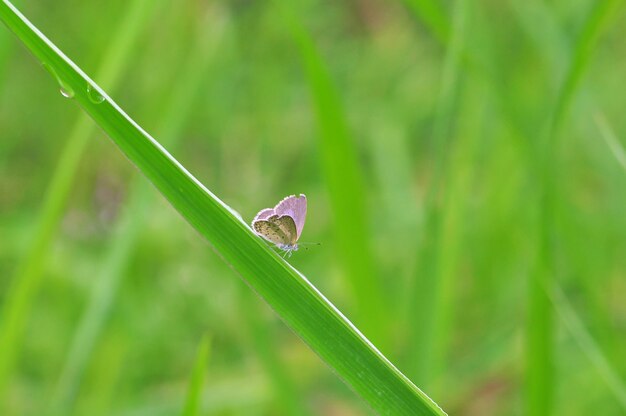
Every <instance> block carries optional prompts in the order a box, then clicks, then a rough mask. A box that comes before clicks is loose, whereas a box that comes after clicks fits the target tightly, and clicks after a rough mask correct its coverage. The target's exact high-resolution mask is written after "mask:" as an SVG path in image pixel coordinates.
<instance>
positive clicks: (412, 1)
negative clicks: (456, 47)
mask: <svg viewBox="0 0 626 416" xmlns="http://www.w3.org/2000/svg"><path fill="white" fill-rule="evenodd" d="M404 3H406V5H407V6H408V7H409V8H410V9H411V11H412V12H413V13H414V14H415V15H417V16H419V18H420V19H421V20H422V21H423V22H424V24H425V25H426V26H427V27H428V29H429V30H430V31H431V32H432V33H433V34H434V35H435V37H436V38H437V40H438V41H439V42H441V43H442V44H443V45H445V44H447V43H448V41H449V37H450V20H449V18H448V16H447V15H446V14H445V11H444V9H443V6H442V4H441V2H440V1H439V0H404Z"/></svg>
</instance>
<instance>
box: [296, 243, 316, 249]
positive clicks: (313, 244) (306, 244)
mask: <svg viewBox="0 0 626 416" xmlns="http://www.w3.org/2000/svg"><path fill="white" fill-rule="evenodd" d="M298 245H299V246H321V245H322V243H306V242H304V243H299V244H298ZM302 248H304V249H305V250H308V249H309V248H308V247H302Z"/></svg>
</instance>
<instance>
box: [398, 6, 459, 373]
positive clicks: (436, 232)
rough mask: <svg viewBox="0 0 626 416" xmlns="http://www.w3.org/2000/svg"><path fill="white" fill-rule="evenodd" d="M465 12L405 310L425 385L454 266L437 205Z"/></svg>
mask: <svg viewBox="0 0 626 416" xmlns="http://www.w3.org/2000/svg"><path fill="white" fill-rule="evenodd" d="M467 7H468V6H467V2H466V1H465V0H459V1H457V2H456V3H455V5H454V10H455V11H454V21H453V26H452V39H451V41H450V44H449V46H448V50H447V53H446V58H445V62H444V68H443V73H442V78H441V89H440V94H439V97H438V105H437V112H436V116H435V122H434V126H433V137H432V141H433V148H434V149H435V154H434V159H435V167H434V178H433V180H432V183H431V184H430V185H429V189H428V194H427V196H426V201H425V205H426V206H425V212H426V218H425V226H424V233H425V234H426V235H427V236H428V237H427V238H423V239H421V240H422V242H423V245H422V247H420V252H419V256H418V258H419V259H420V260H419V261H420V264H419V265H418V276H416V277H415V278H414V279H415V282H414V289H413V290H412V291H411V294H412V296H413V301H412V303H411V304H412V305H413V307H412V308H410V309H409V315H410V317H413V321H414V324H413V325H412V326H413V328H412V332H411V341H410V347H409V348H410V351H411V356H412V357H413V360H412V363H411V368H412V370H413V374H415V376H416V377H417V379H418V380H420V382H423V383H426V385H428V383H430V382H432V380H433V379H434V378H436V377H437V373H438V372H439V370H440V369H441V367H442V365H443V360H444V356H445V350H446V346H445V344H446V339H447V335H446V332H447V330H446V329H445V328H447V327H448V325H449V322H448V320H449V319H451V316H449V314H448V312H449V310H450V306H451V301H452V296H453V295H452V293H451V291H452V290H453V285H452V281H453V268H454V266H453V265H452V264H451V262H454V260H453V258H454V254H452V252H453V251H454V250H453V249H452V245H454V243H453V242H451V241H450V239H453V235H454V234H456V231H455V230H453V229H451V228H450V225H451V224H455V220H454V219H453V217H456V216H457V213H454V212H452V211H446V212H444V210H443V209H442V207H443V208H452V206H453V205H452V204H444V203H443V202H442V201H445V200H446V199H447V198H448V197H449V195H447V194H448V193H449V189H447V188H448V187H449V186H450V180H451V179H450V177H451V175H452V174H453V172H454V169H455V167H454V166H453V165H451V164H450V163H449V160H448V155H449V154H450V153H452V151H451V149H453V148H454V144H453V142H452V140H451V139H450V136H451V135H452V134H453V132H452V129H451V128H450V126H451V125H453V124H454V121H453V116H454V105H455V102H456V95H457V94H458V89H459V78H460V75H461V71H460V69H461V64H462V60H461V54H462V51H463V39H464V37H465V36H466V34H465V33H464V32H465V30H466V29H465V28H466V26H467V25H466V18H467ZM448 202H450V201H448ZM453 228H456V227H455V226H453ZM451 244H452V245H451Z"/></svg>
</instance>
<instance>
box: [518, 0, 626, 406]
mask: <svg viewBox="0 0 626 416" xmlns="http://www.w3.org/2000/svg"><path fill="white" fill-rule="evenodd" d="M619 3H621V2H620V1H619V0H610V1H605V2H598V3H595V4H594V5H593V9H592V11H591V13H589V15H588V18H587V20H586V21H585V23H584V24H583V27H582V30H581V32H580V35H579V36H578V38H577V39H576V42H575V44H574V51H573V53H572V55H571V57H570V62H569V66H568V70H567V72H566V74H565V76H564V79H563V82H562V84H561V86H560V88H559V91H558V94H557V97H556V102H555V105H554V107H553V111H552V113H551V114H550V116H549V119H548V122H547V123H548V124H547V132H546V135H545V137H544V139H543V142H542V143H540V145H539V146H538V148H537V149H536V151H537V160H538V163H539V165H538V172H539V180H538V181H537V184H538V188H539V193H538V194H539V201H538V204H539V217H538V220H537V238H538V241H537V244H536V247H537V254H536V259H537V260H536V264H535V267H534V270H533V272H532V273H531V275H530V281H529V290H528V318H527V336H526V342H527V345H526V366H527V374H526V411H527V412H528V413H529V414H533V415H547V414H550V412H551V408H552V402H553V391H554V378H555V375H554V367H553V366H554V360H553V352H552V350H553V340H552V336H553V316H552V307H551V305H550V303H551V300H550V298H549V296H548V293H546V291H545V287H546V286H547V287H549V286H550V285H551V283H550V282H551V279H553V278H554V276H555V253H554V245H555V235H556V230H555V220H556V212H555V211H556V201H557V196H556V194H557V192H558V184H557V183H556V174H557V168H556V166H555V165H556V164H557V162H558V159H557V158H556V155H557V149H558V145H557V143H558V141H559V140H558V139H559V133H560V128H561V125H562V123H563V121H564V118H565V115H566V113H567V111H568V109H569V107H570V105H571V102H572V100H573V98H574V95H575V92H576V90H577V89H578V87H579V85H580V81H581V79H582V75H583V73H584V71H585V69H586V68H587V66H588V64H589V62H590V60H591V55H592V52H593V48H594V46H595V43H596V41H597V39H598V37H599V35H600V33H601V32H602V31H603V30H604V29H605V27H606V24H607V23H608V21H609V17H611V16H612V13H613V12H614V11H615V9H616V7H617V5H618V4H619Z"/></svg>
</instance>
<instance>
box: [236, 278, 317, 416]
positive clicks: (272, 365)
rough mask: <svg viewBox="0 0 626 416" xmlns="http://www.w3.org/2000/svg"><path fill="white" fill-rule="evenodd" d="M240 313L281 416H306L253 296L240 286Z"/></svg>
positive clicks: (300, 398) (307, 413) (297, 392)
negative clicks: (268, 379) (269, 382)
mask: <svg viewBox="0 0 626 416" xmlns="http://www.w3.org/2000/svg"><path fill="white" fill-rule="evenodd" d="M241 286H242V287H241V296H240V297H239V299H240V303H241V310H242V313H243V318H244V320H245V322H246V325H247V326H248V327H249V332H250V336H251V337H253V344H254V347H255V351H256V353H257V355H258V356H259V361H260V362H261V364H262V365H263V367H264V369H265V372H266V373H267V375H268V377H269V378H270V380H271V382H272V385H273V386H272V387H273V389H274V395H275V396H276V399H277V400H276V401H277V402H279V406H280V410H281V412H280V413H281V414H285V415H293V416H299V415H301V416H306V415H309V414H310V412H309V411H308V409H307V408H306V407H305V406H304V403H303V399H302V397H301V394H300V392H299V391H298V384H297V383H295V382H294V380H291V378H290V376H289V374H288V373H287V371H286V370H285V369H284V368H283V363H282V362H281V358H280V357H279V354H278V352H277V350H279V349H280V348H279V347H278V346H277V345H275V344H276V343H275V342H274V341H273V339H272V336H271V332H270V331H268V330H267V328H266V327H265V326H264V322H263V319H261V318H260V316H261V315H260V314H259V307H258V305H257V303H258V302H254V301H253V299H251V298H252V294H251V293H250V291H249V290H248V288H247V287H243V285H241Z"/></svg>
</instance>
